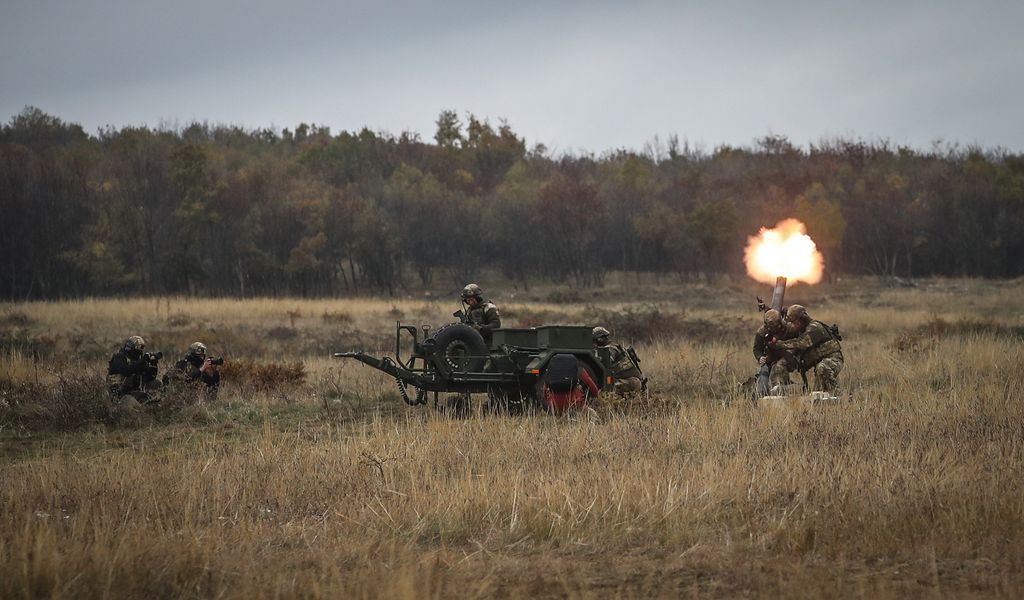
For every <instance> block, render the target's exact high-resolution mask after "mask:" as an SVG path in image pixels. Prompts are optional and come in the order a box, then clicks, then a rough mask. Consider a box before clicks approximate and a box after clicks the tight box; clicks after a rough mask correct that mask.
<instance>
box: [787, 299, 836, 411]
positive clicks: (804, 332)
mask: <svg viewBox="0 0 1024 600" xmlns="http://www.w3.org/2000/svg"><path fill="white" fill-rule="evenodd" d="M786 324H787V326H791V327H792V328H793V330H794V332H795V333H796V336H795V337H793V339H789V340H783V341H779V342H776V343H775V344H774V345H773V347H774V348H781V349H784V350H789V351H790V352H793V353H794V354H795V355H796V357H797V358H798V359H799V360H800V364H801V367H802V368H803V369H804V370H808V371H809V370H813V371H814V387H815V389H816V390H821V391H825V392H833V391H835V389H836V386H837V381H836V378H837V377H838V375H839V372H840V371H842V370H843V350H842V348H840V346H839V339H837V338H838V336H837V335H836V334H835V333H833V331H832V329H831V328H830V327H829V326H828V325H826V324H824V323H822V322H821V321H815V320H813V319H811V316H810V315H808V314H807V309H806V308H804V307H803V306H800V305H799V304H794V305H793V306H790V307H789V312H788V313H787V314H786Z"/></svg>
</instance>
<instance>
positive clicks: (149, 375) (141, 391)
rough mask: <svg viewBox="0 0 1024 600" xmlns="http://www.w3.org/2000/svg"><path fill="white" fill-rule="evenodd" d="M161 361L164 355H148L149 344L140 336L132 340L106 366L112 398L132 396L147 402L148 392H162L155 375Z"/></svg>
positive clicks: (157, 353)
mask: <svg viewBox="0 0 1024 600" xmlns="http://www.w3.org/2000/svg"><path fill="white" fill-rule="evenodd" d="M162 357H163V353H162V352H156V353H149V352H146V340H144V339H142V337H141V336H137V335H133V336H131V337H129V338H128V339H127V340H125V342H124V346H122V347H121V349H120V350H118V351H117V352H116V353H115V354H114V355H113V356H111V357H110V363H109V364H108V365H107V386H108V389H109V390H110V395H111V396H114V397H116V398H120V397H121V396H124V395H126V394H130V395H132V396H135V397H136V398H137V399H139V400H145V399H148V394H147V392H148V391H150V390H155V389H159V388H160V382H159V381H158V380H157V378H156V374H157V362H158V361H159V360H160V359H161V358H162Z"/></svg>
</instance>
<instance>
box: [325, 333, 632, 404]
mask: <svg viewBox="0 0 1024 600" xmlns="http://www.w3.org/2000/svg"><path fill="white" fill-rule="evenodd" d="M456 316H458V315H456ZM591 330H592V328H591V327H587V326H577V325H544V326H540V327H529V328H505V329H495V330H494V331H493V333H492V336H491V340H490V343H489V344H488V343H486V342H485V341H484V338H483V336H481V335H480V333H479V332H478V331H477V330H475V329H474V328H472V327H470V326H469V325H467V324H464V323H452V324H449V325H445V326H443V327H440V328H438V329H437V330H436V331H434V332H433V334H431V332H430V328H429V327H426V326H424V327H422V328H421V329H417V328H416V327H415V326H412V325H403V324H402V323H401V322H398V323H396V325H395V356H394V358H392V357H390V356H384V357H380V358H378V357H376V356H371V355H369V354H366V353H364V352H361V351H357V352H336V353H334V356H335V357H337V358H354V359H356V360H358V361H360V362H363V363H365V364H367V365H370V366H371V367H373V368H375V369H378V370H380V371H383V372H385V373H387V374H388V375H391V376H392V377H394V378H395V382H396V383H397V385H398V391H399V393H400V394H401V396H402V399H403V400H404V401H405V403H406V404H409V405H411V406H416V405H420V404H426V403H427V396H428V394H430V393H433V396H434V403H435V405H437V402H438V399H437V396H438V394H439V393H456V394H461V395H465V394H475V393H486V394H487V395H488V399H489V405H490V406H492V407H496V408H504V409H507V410H509V411H511V412H517V411H520V410H529V409H531V408H539V407H541V406H542V400H543V397H542V395H543V386H544V384H545V383H547V384H548V385H549V386H551V385H552V381H550V380H551V379H552V378H553V377H560V378H564V377H566V373H567V371H566V368H565V367H566V365H567V364H568V365H578V366H579V367H580V368H582V369H586V370H587V372H588V373H589V375H590V377H591V379H593V381H594V382H595V383H596V384H597V385H598V388H599V389H601V388H605V387H609V386H611V385H613V384H614V380H613V377H612V370H611V365H610V359H609V354H608V349H607V348H600V349H598V348H594V343H593V339H592V335H591ZM420 333H422V337H423V340H422V341H420ZM410 343H411V346H410ZM403 344H404V345H406V347H407V348H409V349H410V351H409V352H407V353H406V354H405V355H403V351H402V346H403ZM406 356H407V357H406ZM553 365H557V367H554V366H553ZM575 373H576V371H572V374H571V376H573V377H575ZM409 386H412V387H413V388H415V392H414V393H413V394H410V391H409V389H408V388H409Z"/></svg>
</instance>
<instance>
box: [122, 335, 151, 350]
mask: <svg viewBox="0 0 1024 600" xmlns="http://www.w3.org/2000/svg"><path fill="white" fill-rule="evenodd" d="M145 349H146V340H144V339H142V336H141V335H133V336H131V337H130V338H128V339H126V340H125V341H124V351H125V352H139V353H141V352H142V351H143V350H145Z"/></svg>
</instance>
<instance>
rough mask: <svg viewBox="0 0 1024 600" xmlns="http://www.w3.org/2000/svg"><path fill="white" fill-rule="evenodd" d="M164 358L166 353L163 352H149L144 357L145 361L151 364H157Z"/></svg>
mask: <svg viewBox="0 0 1024 600" xmlns="http://www.w3.org/2000/svg"><path fill="white" fill-rule="evenodd" d="M163 357H164V353H163V352H147V353H145V354H143V355H142V358H143V359H145V361H146V362H150V363H155V362H157V361H158V360H160V359H161V358H163Z"/></svg>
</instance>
